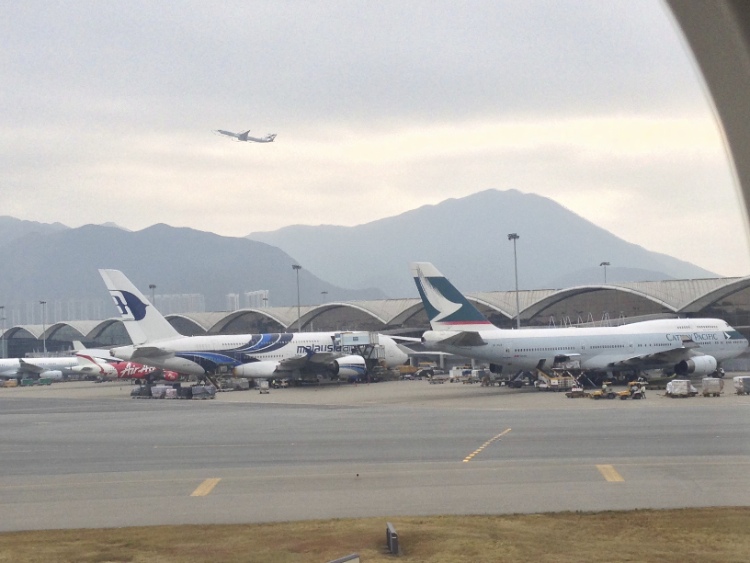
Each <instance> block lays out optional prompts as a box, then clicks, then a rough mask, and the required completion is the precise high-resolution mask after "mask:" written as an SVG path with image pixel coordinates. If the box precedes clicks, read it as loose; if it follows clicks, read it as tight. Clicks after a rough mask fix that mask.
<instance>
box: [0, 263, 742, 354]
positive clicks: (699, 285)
mask: <svg viewBox="0 0 750 563" xmlns="http://www.w3.org/2000/svg"><path fill="white" fill-rule="evenodd" d="M467 297H468V299H469V300H470V301H472V302H473V303H474V304H475V305H476V306H477V308H478V309H479V310H480V311H482V312H483V313H484V314H485V315H486V316H487V317H488V318H489V319H490V320H491V321H492V322H493V323H494V324H495V325H496V326H498V327H501V328H513V327H515V325H516V302H517V300H516V297H518V305H519V308H520V319H521V327H522V328H523V327H562V326H576V325H597V326H607V325H609V326H614V325H617V324H623V323H629V322H634V321H637V320H643V319H647V318H655V317H670V316H671V317H711V318H720V319H723V320H725V321H727V322H728V323H729V324H730V325H732V326H733V327H735V328H736V329H737V330H739V331H740V332H742V333H743V334H744V335H745V336H746V337H750V277H742V278H710V279H696V280H668V281H656V282H633V283H619V284H596V285H583V286H578V287H571V288H567V289H559V290H530V291H519V292H518V296H516V292H515V291H493V292H482V293H476V294H472V295H467ZM113 313H114V307H113ZM166 317H167V319H168V320H169V322H170V323H171V324H172V325H173V326H174V327H175V328H176V329H177V331H178V332H180V333H181V334H184V335H186V336H192V335H201V334H245V333H262V332H296V331H298V330H301V331H308V332H312V331H329V330H330V331H338V330H342V331H343V330H357V331H362V330H365V331H377V332H385V333H390V334H398V335H403V336H419V335H421V333H422V331H424V330H426V329H428V328H429V326H428V322H427V316H426V314H425V312H424V308H423V307H422V302H421V301H420V300H419V299H417V298H408V299H386V300H379V301H349V302H331V303H325V304H321V305H316V306H301V307H300V308H299V315H298V308H297V307H296V306H294V307H251V308H245V309H240V310H236V311H231V312H209V313H206V312H202V313H183V314H171V315H169V314H168V315H166ZM75 341H80V342H82V343H83V344H84V345H85V346H86V347H91V348H109V347H113V346H118V345H123V344H130V343H131V342H130V339H129V337H128V335H127V333H126V331H125V329H124V327H123V325H122V322H121V321H120V320H119V318H115V317H113V318H110V319H106V320H102V321H65V322H57V323H52V324H49V325H18V326H11V327H7V328H3V329H2V344H3V347H2V348H3V349H4V352H5V355H6V356H7V357H23V356H25V355H27V354H33V353H40V352H42V351H43V350H47V351H48V352H50V353H59V352H62V351H66V350H70V349H71V348H72V346H73V342H75Z"/></svg>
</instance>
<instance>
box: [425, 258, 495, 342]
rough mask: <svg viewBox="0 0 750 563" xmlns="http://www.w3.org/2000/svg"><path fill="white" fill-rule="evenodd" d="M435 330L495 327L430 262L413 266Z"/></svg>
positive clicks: (431, 324) (428, 316)
mask: <svg viewBox="0 0 750 563" xmlns="http://www.w3.org/2000/svg"><path fill="white" fill-rule="evenodd" d="M410 269H411V274H412V276H413V278H414V283H415V284H416V285H417V290H418V291H419V296H420V297H421V298H422V304H423V305H424V308H425V311H426V313H427V318H428V319H429V321H430V326H432V330H455V331H467V330H486V329H488V328H492V327H493V325H492V323H490V321H489V320H487V317H485V316H484V315H483V314H482V313H480V312H479V310H478V309H477V308H476V307H474V305H472V304H471V303H470V302H469V300H468V299H466V297H464V296H463V295H462V294H461V292H460V291H458V290H457V289H456V288H455V287H454V286H453V284H452V283H451V282H449V281H448V279H447V278H446V277H445V276H443V274H441V273H440V272H439V271H438V269H437V268H435V266H433V265H432V264H431V263H429V262H413V263H411V264H410Z"/></svg>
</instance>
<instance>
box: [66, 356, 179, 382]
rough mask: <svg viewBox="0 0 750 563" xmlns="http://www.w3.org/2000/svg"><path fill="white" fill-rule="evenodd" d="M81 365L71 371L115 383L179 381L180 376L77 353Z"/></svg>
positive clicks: (172, 372) (141, 365)
mask: <svg viewBox="0 0 750 563" xmlns="http://www.w3.org/2000/svg"><path fill="white" fill-rule="evenodd" d="M76 357H78V360H79V365H77V366H73V367H72V368H71V370H72V371H73V372H75V373H78V374H81V375H87V376H91V377H96V378H97V379H98V380H100V381H114V380H117V379H143V380H144V381H147V382H152V381H156V380H159V379H163V380H165V381H179V379H180V374H178V373H177V372H174V371H168V370H166V371H165V370H162V369H160V368H155V367H152V366H144V365H143V364H138V363H135V362H122V361H115V362H108V361H105V360H103V359H101V358H97V357H95V356H93V355H91V354H86V353H81V352H79V353H77V354H76Z"/></svg>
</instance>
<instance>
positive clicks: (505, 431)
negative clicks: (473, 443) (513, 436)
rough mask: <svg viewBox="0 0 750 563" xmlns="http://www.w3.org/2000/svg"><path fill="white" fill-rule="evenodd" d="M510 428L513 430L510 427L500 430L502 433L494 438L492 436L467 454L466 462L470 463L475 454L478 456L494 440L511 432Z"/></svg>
mask: <svg viewBox="0 0 750 563" xmlns="http://www.w3.org/2000/svg"><path fill="white" fill-rule="evenodd" d="M510 430H511V429H510V428H506V429H505V430H503V431H502V432H500V434H498V435H497V436H495V437H494V438H490V439H489V440H487V441H486V442H485V443H484V444H482V445H481V446H479V447H478V448H477V449H476V450H474V451H473V452H471V453H470V454H469V455H467V456H466V457H465V458H464V463H469V462H470V461H471V460H472V459H474V456H476V455H477V454H479V453H480V452H481V451H482V450H483V449H484V448H486V447H487V446H489V445H490V444H491V443H492V442H494V441H496V440H499V439H500V438H502V437H503V436H505V435H506V434H507V433H508V432H510Z"/></svg>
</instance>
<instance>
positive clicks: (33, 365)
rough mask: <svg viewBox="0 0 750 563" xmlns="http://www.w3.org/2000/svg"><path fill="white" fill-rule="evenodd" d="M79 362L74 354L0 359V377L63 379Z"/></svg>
mask: <svg viewBox="0 0 750 563" xmlns="http://www.w3.org/2000/svg"><path fill="white" fill-rule="evenodd" d="M79 365H80V362H79V360H78V358H76V357H75V356H61V357H54V358H6V359H0V379H22V378H29V379H38V378H40V377H44V378H47V379H53V380H58V381H59V380H62V379H65V376H67V375H70V374H71V373H73V370H74V368H75V367H77V366H79Z"/></svg>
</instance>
